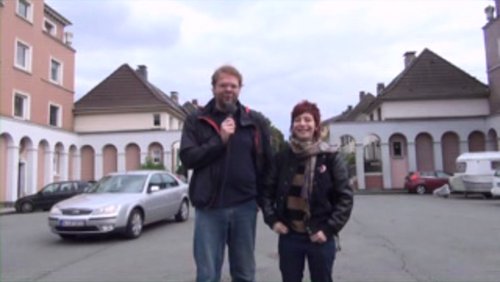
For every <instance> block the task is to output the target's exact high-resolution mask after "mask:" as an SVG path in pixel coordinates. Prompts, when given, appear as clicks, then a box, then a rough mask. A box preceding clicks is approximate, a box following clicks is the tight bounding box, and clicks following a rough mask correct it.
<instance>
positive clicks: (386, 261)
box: [0, 195, 500, 282]
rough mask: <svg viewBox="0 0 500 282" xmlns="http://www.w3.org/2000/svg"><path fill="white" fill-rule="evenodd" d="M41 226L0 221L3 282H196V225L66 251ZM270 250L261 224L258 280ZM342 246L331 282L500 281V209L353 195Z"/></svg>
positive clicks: (479, 202) (486, 203)
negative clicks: (353, 202)
mask: <svg viewBox="0 0 500 282" xmlns="http://www.w3.org/2000/svg"><path fill="white" fill-rule="evenodd" d="M191 214H192V215H193V213H191ZM259 220H260V216H259ZM46 221H47V213H46V212H37V213H33V214H11V215H3V216H0V259H1V262H0V267H1V268H0V281H5V282H8V281H51V282H56V281H193V280H194V273H195V267H194V263H193V260H192V254H191V252H192V248H191V241H192V231H193V218H191V219H190V220H189V221H188V222H186V223H175V222H163V223H160V224H156V225H154V226H151V227H149V228H146V229H145V232H144V233H143V234H142V236H141V237H140V238H139V239H137V240H124V239H121V238H116V237H101V238H88V239H82V240H78V241H71V242H66V241H63V240H60V239H59V237H58V236H56V235H54V234H51V233H50V231H49V229H48V227H47V222H46ZM276 243H277V237H276V236H275V235H274V233H272V232H271V231H270V230H269V229H268V228H267V226H265V225H263V223H262V221H260V222H259V226H258V234H257V250H256V259H257V281H280V279H281V278H280V274H279V270H278V256H277V254H276ZM341 245H342V251H341V252H340V253H339V254H338V256H337V260H336V263H335V270H334V278H335V281H387V282H389V281H398V282H399V281H500V200H484V199H482V198H479V197H478V198H467V199H465V198H463V197H460V196H454V197H452V198H449V199H442V198H435V197H433V196H430V195H429V196H417V195H357V196H356V197H355V208H354V212H353V216H352V217H351V220H350V222H349V223H348V224H347V226H346V228H345V229H344V230H343V232H342V233H341ZM306 277H308V276H307V273H306ZM223 281H230V278H229V276H228V267H227V264H226V265H224V278H223ZM305 281H309V279H305Z"/></svg>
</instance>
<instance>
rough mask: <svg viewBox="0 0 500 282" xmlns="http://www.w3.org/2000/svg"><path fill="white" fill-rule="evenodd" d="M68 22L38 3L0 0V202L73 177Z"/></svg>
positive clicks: (72, 72)
mask: <svg viewBox="0 0 500 282" xmlns="http://www.w3.org/2000/svg"><path fill="white" fill-rule="evenodd" d="M70 24H71V23H70V22H69V21H68V20H67V19H66V18H64V17H63V16H62V15H60V14H59V13H57V12H56V11H55V10H53V9H52V8H51V7H50V6H48V5H46V4H44V1H38V0H36V1H35V0H8V1H0V36H1V45H0V55H1V60H0V123H1V131H0V202H4V201H7V202H11V201H13V200H15V199H16V198H18V197H19V196H21V195H23V194H27V193H33V192H36V191H37V189H39V188H40V187H41V186H42V185H43V184H45V183H48V182H51V181H54V180H58V179H65V178H70V179H71V178H77V177H79V175H77V173H76V171H77V169H76V168H75V161H74V156H75V149H76V145H75V144H76V135H75V134H74V133H73V112H72V111H73V101H74V86H75V50H74V49H73V48H72V47H71V39H72V38H71V37H72V34H71V33H69V32H67V31H65V28H66V27H67V26H68V25H70Z"/></svg>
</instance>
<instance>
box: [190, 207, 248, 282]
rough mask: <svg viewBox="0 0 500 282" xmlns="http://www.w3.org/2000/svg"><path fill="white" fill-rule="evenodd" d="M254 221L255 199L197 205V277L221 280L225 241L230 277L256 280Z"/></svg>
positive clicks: (195, 251)
mask: <svg viewBox="0 0 500 282" xmlns="http://www.w3.org/2000/svg"><path fill="white" fill-rule="evenodd" d="M256 224H257V204H256V202H255V200H252V201H248V202H245V203H243V204H240V205H237V206H234V207H229V208H220V209H208V210H202V209H196V214H195V224H194V259H195V262H196V281H198V282H202V281H203V282H207V281H213V282H215V281H217V282H218V281H220V279H221V269H222V264H223V262H224V253H225V246H226V244H227V246H228V254H229V269H230V272H231V277H232V281H255V257H254V249H255V229H256Z"/></svg>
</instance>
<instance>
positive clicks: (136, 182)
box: [89, 175, 147, 193]
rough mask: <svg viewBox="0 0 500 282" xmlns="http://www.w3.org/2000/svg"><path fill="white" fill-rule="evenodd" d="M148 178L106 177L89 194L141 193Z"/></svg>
mask: <svg viewBox="0 0 500 282" xmlns="http://www.w3.org/2000/svg"><path fill="white" fill-rule="evenodd" d="M146 177H147V176H146V175H112V176H105V177H103V178H102V179H101V180H100V181H99V182H97V183H96V184H95V185H94V186H93V187H92V190H91V191H89V193H141V192H142V190H143V188H144V182H145V181H146Z"/></svg>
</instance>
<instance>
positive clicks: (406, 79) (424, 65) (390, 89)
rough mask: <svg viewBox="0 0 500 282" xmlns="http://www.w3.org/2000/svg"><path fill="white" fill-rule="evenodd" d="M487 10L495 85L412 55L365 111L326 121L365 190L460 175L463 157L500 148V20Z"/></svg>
mask: <svg viewBox="0 0 500 282" xmlns="http://www.w3.org/2000/svg"><path fill="white" fill-rule="evenodd" d="M499 2H500V0H497V1H496V5H497V11H498V9H500V4H499ZM486 10H487V15H488V23H487V24H486V26H485V27H484V28H483V30H484V34H485V42H486V46H485V49H486V55H487V56H486V60H487V68H488V69H487V75H488V83H489V85H486V84H485V83H483V82H481V81H479V80H477V79H476V78H474V77H472V76H471V75H469V74H468V73H466V72H465V71H463V70H462V69H460V68H459V67H457V66H455V65H453V64H452V63H451V62H449V61H447V60H446V59H444V58H442V57H441V56H439V55H438V54H436V53H434V52H433V51H431V50H429V49H424V50H423V51H422V52H421V53H420V54H419V55H418V56H417V55H416V53H415V52H406V53H405V54H404V69H403V70H402V71H401V73H399V74H398V75H397V76H396V77H395V78H394V79H393V80H392V81H391V82H390V83H389V84H388V85H387V86H384V84H383V83H378V84H377V89H376V96H373V95H372V94H369V93H368V94H365V92H361V93H360V100H359V102H358V104H357V105H355V106H354V107H352V106H349V107H348V108H347V110H346V111H344V112H342V113H341V114H339V115H337V116H335V117H332V118H330V119H327V120H325V121H323V122H322V124H323V126H324V127H326V128H328V130H327V131H328V132H329V135H328V137H327V138H328V140H329V142H330V143H332V144H334V145H336V146H338V147H339V150H341V151H343V152H345V153H346V154H347V155H348V156H349V157H348V160H350V165H351V171H352V175H353V177H352V181H353V182H354V184H355V186H356V187H357V188H358V189H398V188H403V187H404V178H405V176H406V175H407V174H408V172H410V171H416V170H423V171H428V170H443V171H446V172H449V173H453V172H454V171H455V160H456V158H457V157H458V155H459V154H461V153H463V152H474V151H498V150H499V147H500V146H499V144H500V139H499V137H498V132H500V58H499V56H500V49H499V47H498V45H497V44H495V42H500V20H499V17H498V12H497V15H496V16H495V15H494V14H493V10H494V9H493V8H492V7H490V8H487V9H486ZM488 11H489V12H488Z"/></svg>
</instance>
